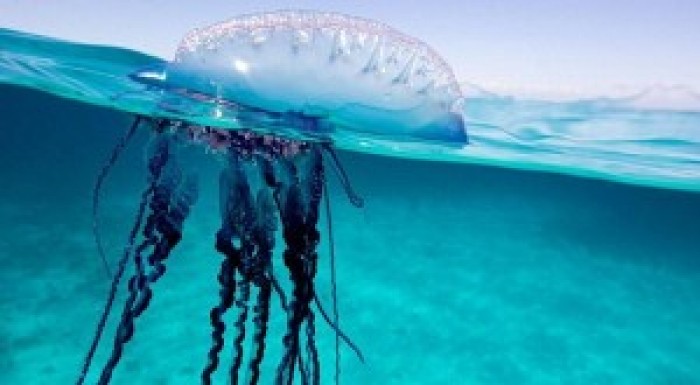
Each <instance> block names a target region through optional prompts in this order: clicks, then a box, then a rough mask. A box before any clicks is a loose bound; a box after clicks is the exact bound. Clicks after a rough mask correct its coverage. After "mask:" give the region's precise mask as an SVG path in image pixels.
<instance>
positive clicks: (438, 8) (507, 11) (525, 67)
mask: <svg viewBox="0 0 700 385" xmlns="http://www.w3.org/2000/svg"><path fill="white" fill-rule="evenodd" d="M278 9H316V10H324V11H335V12H341V13H346V14H350V15H357V16H362V17H366V18H370V19H376V20H379V21H382V22H384V23H386V24H389V25H391V26H393V27H395V28H396V29H398V30H400V31H402V32H404V33H407V34H409V35H412V36H415V37H418V38H420V39H421V40H423V41H425V42H427V43H429V44H430V45H431V46H433V47H434V48H435V49H436V50H437V51H438V52H439V53H440V54H441V55H442V56H443V57H444V58H445V59H446V60H447V62H448V63H450V64H451V65H452V67H453V69H454V72H455V74H456V76H457V78H458V80H460V82H464V83H470V84H476V85H478V86H481V87H483V88H485V89H487V90H490V91H494V92H499V93H513V94H517V93H533V94H538V93H544V94H546V93H550V94H561V95H568V94H571V95H580V94H582V95H588V94H594V95H595V94H611V93H613V94H614V93H620V92H622V93H624V92H626V91H627V90H640V89H643V88H645V87H649V86H656V87H666V88H667V89H676V90H677V89H679V88H681V89H685V88H689V89H693V90H695V91H696V92H697V91H700V0H614V1H611V0H585V1H575V0H558V1H557V0H508V1H505V0H421V1H416V0H389V1H382V0H354V1H339V0H337V1H330V0H326V1H321V0H296V1H280V0H278V1H272V0H255V1H242V0H198V1H194V0H191V1H173V0H99V1H97V0H0V28H11V29H17V30H22V31H26V32H33V33H38V34H42V35H49V36H53V37H58V38H62V39H67V40H72V41H80V42H91V43H99V44H108V45H116V46H122V47H128V48H132V49H136V50H139V51H142V52H146V53H150V54H154V55H156V56H160V57H163V58H165V59H170V58H172V56H173V53H174V51H175V47H176V46H177V44H178V42H179V40H180V38H181V37H182V36H183V35H184V34H185V33H186V32H187V31H189V30H190V29H192V28H195V27H200V26H206V25H210V24H213V23H215V22H217V21H222V20H225V19H228V18H231V17H234V16H236V15H239V14H242V13H252V12H260V11H270V10H278ZM0 49H2V47H0Z"/></svg>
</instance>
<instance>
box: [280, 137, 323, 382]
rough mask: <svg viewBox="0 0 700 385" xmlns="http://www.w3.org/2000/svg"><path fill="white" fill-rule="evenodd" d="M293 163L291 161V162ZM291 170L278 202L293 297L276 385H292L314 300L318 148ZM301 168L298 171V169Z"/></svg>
mask: <svg viewBox="0 0 700 385" xmlns="http://www.w3.org/2000/svg"><path fill="white" fill-rule="evenodd" d="M290 163H291V162H290ZM286 166H287V169H288V170H289V172H290V175H288V179H289V180H288V182H287V183H288V184H287V186H283V187H282V188H281V189H280V190H279V191H281V194H280V197H279V200H278V205H279V206H280V216H281V218H282V223H283V230H284V231H283V236H284V240H285V243H286V246H287V249H286V250H285V251H284V262H285V265H286V266H287V268H288V269H289V272H290V276H291V281H292V285H293V290H292V300H291V303H290V306H289V308H290V311H289V315H288V320H287V333H286V334H285V336H284V338H283V342H284V346H285V353H284V356H283V358H282V361H281V363H280V365H279V367H278V369H277V376H276V380H275V381H276V384H277V385H290V384H291V383H292V380H293V377H294V366H295V364H296V361H297V360H298V359H299V355H300V349H299V346H300V344H299V332H300V329H301V325H302V323H303V322H304V320H305V319H306V318H307V317H308V314H309V312H310V303H311V300H312V299H313V278H314V275H315V272H316V260H317V254H316V251H315V249H316V245H317V244H318V241H319V233H318V230H317V229H316V223H317V222H318V207H319V203H320V199H321V196H322V193H323V187H322V183H321V181H322V178H323V164H322V162H321V154H320V150H319V149H318V148H316V147H314V148H312V149H311V150H310V151H308V152H307V153H304V154H303V155H300V157H299V159H298V164H289V163H288V164H286ZM299 169H301V170H302V172H301V173H299V172H298V171H297V170H299Z"/></svg>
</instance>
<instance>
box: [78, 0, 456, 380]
mask: <svg viewBox="0 0 700 385" xmlns="http://www.w3.org/2000/svg"><path fill="white" fill-rule="evenodd" d="M280 63H284V64H280ZM131 79H132V80H133V81H134V82H136V83H137V84H139V85H140V86H141V87H142V88H143V90H142V91H141V92H143V93H144V94H146V95H154V96H155V97H157V98H158V100H159V105H158V109H157V112H154V113H153V114H151V115H149V116H144V115H139V116H137V117H136V119H135V121H134V123H133V125H132V126H131V127H130V128H129V130H128V131H127V134H126V135H125V137H124V138H123V140H122V141H120V142H119V143H118V145H117V146H116V148H115V150H114V151H113V153H112V156H111V157H110V158H109V161H108V163H107V165H106V166H105V167H104V168H103V170H102V172H101V173H100V174H99V176H98V180H97V183H96V186H95V190H94V200H93V215H95V220H94V222H93V230H94V231H95V236H96V241H97V244H98V251H99V253H100V255H101V256H102V257H103V259H104V252H103V250H104V249H103V247H102V245H101V241H100V238H99V231H98V229H99V228H98V226H97V221H96V213H97V208H98V203H99V200H98V198H99V190H100V187H101V186H102V184H103V181H104V179H105V177H106V176H107V174H108V171H109V170H110V168H111V167H112V165H113V164H114V163H115V161H116V160H117V158H118V155H119V153H120V152H121V151H122V150H123V148H124V147H125V146H126V145H127V142H128V140H129V139H130V138H131V137H132V136H133V135H134V132H135V130H136V129H138V128H139V127H149V128H150V131H151V132H152V139H151V142H150V147H149V150H148V159H147V171H148V180H147V186H146V188H145V190H144V192H143V194H142V197H141V203H140V205H139V209H138V211H137V214H136V219H135V221H134V222H135V223H134V226H133V228H132V230H131V233H130V234H129V238H128V241H127V246H126V248H125V250H124V253H123V255H122V258H121V259H120V260H119V263H118V267H117V270H116V271H115V273H114V276H113V282H112V286H111V290H110V293H109V297H108V300H107V304H106V305H105V308H104V311H103V313H102V316H101V318H100V321H99V322H98V326H97V330H96V332H95V336H94V339H93V342H92V344H91V345H90V348H89V350H88V353H87V356H86V358H85V361H84V365H83V368H82V371H81V373H80V376H79V379H78V381H77V383H78V384H83V383H84V382H85V380H86V378H87V374H88V372H89V368H90V364H91V362H92V360H93V357H94V354H95V352H96V350H97V347H98V343H99V341H100V339H101V337H102V333H103V330H104V328H105V325H106V323H107V319H108V317H109V314H110V312H111V309H112V305H113V303H114V300H115V296H116V295H115V293H116V291H117V289H118V286H119V283H120V280H121V278H122V276H123V275H124V274H125V273H126V270H127V267H128V265H129V262H130V261H131V265H132V266H133V271H132V273H131V275H130V277H129V279H128V281H127V285H126V286H127V290H128V295H127V297H126V300H125V302H124V304H123V308H122V312H121V317H120V319H119V323H118V326H117V330H116V333H115V336H114V340H113V345H112V351H111V354H110V355H109V358H108V359H107V361H106V362H105V363H104V365H103V367H102V371H101V374H100V375H99V379H98V384H100V385H106V384H108V383H109V382H110V379H111V378H112V374H113V372H114V369H115V368H116V367H117V364H118V363H119V361H120V358H121V357H122V354H123V352H124V348H125V345H126V344H127V343H128V342H129V341H130V340H131V339H132V337H133V336H134V334H135V329H136V321H137V319H138V318H139V316H140V315H142V314H143V312H144V311H145V310H146V309H147V308H148V306H149V304H150V302H151V300H152V298H153V288H154V287H155V284H156V283H157V281H158V280H159V278H161V277H162V276H163V274H164V273H165V272H166V260H167V259H168V256H169V255H170V254H171V252H172V251H173V249H174V248H175V247H176V245H177V244H178V242H179V241H180V239H181V238H182V235H183V234H182V231H183V223H184V221H185V220H186V219H187V217H188V215H189V213H190V209H191V207H192V205H193V204H194V203H195V201H196V200H197V196H198V189H197V181H196V178H195V177H194V176H193V175H191V174H188V173H186V172H185V171H184V170H183V167H182V163H183V162H182V161H181V159H179V155H178V154H179V149H180V148H181V147H185V146H191V145H193V144H199V145H202V146H204V147H205V148H206V149H207V151H208V152H209V153H211V154H213V155H214V156H216V157H218V158H219V159H221V160H222V161H223V163H224V167H223V169H222V171H221V173H220V176H219V208H220V216H221V224H220V228H219V230H218V231H217V232H216V236H215V247H214V248H215V249H216V250H217V251H218V253H219V255H220V258H221V262H220V267H219V272H218V277H217V278H218V282H219V298H218V301H217V303H216V304H215V305H214V306H213V307H212V308H211V310H210V313H209V315H210V321H211V329H212V331H211V345H210V348H209V351H208V354H207V357H206V359H205V365H204V369H203V371H202V373H201V376H200V377H201V383H202V384H211V383H212V381H213V379H212V377H213V374H214V372H215V371H216V370H217V369H218V367H219V366H220V356H221V353H222V351H223V348H224V344H225V341H230V342H231V343H232V345H233V350H234V354H233V359H232V362H231V364H230V368H229V370H228V377H229V382H230V383H231V384H239V383H246V384H251V385H253V384H257V383H259V381H260V378H261V372H260V371H261V369H260V368H261V363H262V361H263V359H264V357H265V349H266V346H268V345H269V344H270V341H269V339H268V338H267V337H268V336H267V332H268V321H269V319H270V316H271V297H272V295H273V293H276V295H278V296H279V297H280V303H281V304H282V307H283V309H284V311H285V313H286V331H285V332H284V335H283V336H281V344H282V355H281V357H277V360H278V365H277V371H276V373H274V375H272V374H271V376H273V377H274V379H275V380H274V382H275V384H276V385H291V384H293V383H294V382H295V381H298V382H299V383H301V384H304V385H318V384H320V382H321V381H320V379H321V368H320V366H321V364H320V362H321V360H320V357H319V352H318V350H317V347H316V340H315V336H316V314H317V313H316V311H318V313H319V314H320V315H321V316H322V318H323V319H324V320H325V321H326V322H327V323H328V324H329V325H330V327H331V328H332V329H333V330H334V332H335V335H336V354H335V363H336V371H335V381H336V383H337V382H339V377H340V369H339V360H340V358H339V357H340V350H339V343H340V341H343V342H345V343H346V344H347V345H348V346H349V347H350V348H351V349H352V350H353V351H354V352H355V353H356V354H357V355H358V357H359V358H360V360H363V358H362V355H361V353H360V351H359V349H358V348H357V347H356V346H355V344H354V343H353V342H352V341H351V340H350V339H349V338H348V337H347V336H346V335H345V334H344V333H343V331H342V330H341V329H340V325H339V319H338V312H337V306H336V304H335V300H336V294H335V293H336V292H335V272H334V271H332V277H333V280H332V285H333V292H332V296H333V301H334V305H333V312H332V315H329V314H328V313H327V312H326V311H325V310H324V308H323V307H322V306H321V303H320V301H319V299H318V296H317V293H316V288H315V285H314V278H315V276H316V274H317V266H318V259H319V253H318V250H317V247H318V245H319V242H320V240H321V233H320V231H319V228H318V224H319V217H320V213H321V206H322V200H324V198H325V202H326V205H325V206H326V214H327V216H328V218H327V223H328V233H329V234H328V238H329V239H330V241H329V243H330V253H329V254H330V255H329V257H330V259H331V266H334V262H333V258H334V250H333V245H332V234H331V232H332V229H331V221H330V202H329V200H328V192H327V191H325V190H326V185H327V183H326V167H325V166H326V165H331V166H332V167H331V168H332V169H333V170H334V171H335V172H336V174H337V176H338V178H339V180H340V182H341V184H342V186H343V187H344V189H345V191H346V192H347V194H348V197H349V198H350V200H351V202H352V203H353V204H355V205H356V206H362V199H361V198H360V197H359V196H357V194H355V193H354V191H353V190H352V188H351V186H350V183H349V181H348V178H347V175H346V174H345V172H344V171H343V168H342V166H341V165H340V162H339V160H338V158H337V156H336V154H335V152H334V149H333V148H334V146H335V145H336V144H337V143H342V140H360V139H361V140H365V141H367V142H368V143H375V144H381V143H384V142H383V141H388V140H390V141H391V142H392V143H402V142H406V143H411V142H419V143H422V144H426V143H428V144H434V145H447V146H453V147H455V146H463V145H465V144H466V143H467V136H466V132H465V129H464V124H463V119H462V116H461V113H460V107H461V94H460V91H459V87H458V86H457V83H456V81H455V79H454V75H453V74H452V71H451V69H450V68H449V66H447V64H446V63H445V62H444V61H443V60H442V59H441V58H440V57H439V56H438V55H437V54H436V53H435V52H434V51H433V50H432V49H431V48H430V47H429V46H428V45H426V44H424V43H422V42H420V41H419V40H416V39H414V38H411V37H409V36H406V35H403V34H401V33H399V32H397V31H395V30H393V29H391V28H390V27H388V26H386V25H384V24H381V23H378V22H374V21H370V20H365V19H360V18H355V17H349V16H344V15H339V14H332V13H317V12H310V11H283V12H274V13H264V14H256V15H246V16H242V17H238V18H235V19H232V20H229V21H226V22H223V23H220V24H216V25H213V26H210V27H207V28H203V29H199V30H194V31H192V32H191V33H189V34H188V35H187V36H186V37H185V38H184V39H183V41H182V43H181V44H180V47H179V49H178V51H177V54H176V57H175V59H174V60H173V61H172V62H169V63H164V64H158V65H154V66H151V67H149V68H146V69H142V70H139V71H137V72H135V73H134V74H133V75H132V76H131ZM121 97H127V95H122V96H121ZM280 231H281V235H282V239H283V241H284V245H283V247H282V248H283V251H282V255H281V260H282V262H283V263H284V266H285V267H286V268H287V271H288V275H289V282H290V285H289V286H290V287H291V290H290V291H289V292H286V293H285V290H284V288H283V286H284V285H281V284H280V283H279V282H278V281H277V278H276V277H275V276H274V275H273V269H272V264H273V262H274V261H273V260H274V258H273V257H274V254H275V253H274V252H275V238H276V237H275V235H276V234H277V233H279V232H280ZM104 261H105V266H106V267H108V264H107V262H106V259H104ZM108 270H109V269H108ZM314 305H315V306H314ZM228 312H233V313H234V315H233V325H232V326H233V328H232V329H233V338H226V331H227V328H226V322H225V315H226V313H228ZM251 326H252V329H253V330H249V331H248V333H246V327H251ZM247 340H250V342H251V345H250V347H249V349H248V351H246V350H245V349H244V346H246V345H245V342H246V341H247ZM244 358H247V360H248V362H247V365H244Z"/></svg>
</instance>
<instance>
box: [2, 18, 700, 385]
mask: <svg viewBox="0 0 700 385" xmlns="http://www.w3.org/2000/svg"><path fill="white" fill-rule="evenodd" d="M157 60H159V59H156V58H152V57H148V56H145V55H142V54H139V53H136V52H132V51H126V50H122V49H116V48H105V47H86V46H78V45H74V44H70V43H63V42H57V41H53V40H49V39H45V38H38V37H32V36H28V35H24V34H21V33H17V32H13V31H7V30H4V31H0V83H3V84H2V85H0V113H1V115H2V117H3V120H2V123H1V126H2V133H3V140H2V141H1V142H0V179H1V180H2V183H0V229H2V234H3V236H2V237H0V264H1V265H0V266H2V268H1V269H0V282H2V286H1V287H0V289H1V290H0V314H2V321H1V322H0V383H1V384H46V383H50V384H62V383H72V382H74V381H75V378H76V377H77V373H78V371H79V368H80V365H81V363H82V359H83V357H84V352H85V350H86V349H87V347H88V345H89V342H90V339H91V337H92V333H93V327H94V324H95V323H96V321H97V319H98V315H99V311H100V309H101V307H102V303H103V301H104V298H105V296H106V293H107V290H108V287H109V280H108V278H107V277H106V276H105V274H104V272H103V270H102V266H101V262H100V261H99V260H98V259H97V256H96V252H95V247H94V244H93V240H92V235H91V228H90V224H91V218H90V205H91V201H90V199H91V198H90V193H91V188H92V184H93V183H94V178H95V175H96V174H97V172H98V170H99V167H100V166H101V164H102V162H103V161H104V159H105V157H106V155H107V154H108V152H109V150H110V149H111V147H112V146H113V145H114V143H115V142H116V141H117V139H118V137H119V135H121V134H122V133H123V132H124V130H125V128H126V127H127V126H128V124H129V123H130V114H128V113H127V112H141V113H143V112H149V113H153V114H161V113H164V112H163V111H159V110H158V106H157V104H156V103H154V101H153V100H152V99H149V98H151V97H152V95H149V94H147V93H135V94H131V96H130V97H128V98H118V99H114V96H115V95H118V94H120V93H123V91H124V90H132V89H133V90H136V85H133V84H130V83H129V82H128V80H127V79H126V77H125V76H124V75H126V74H128V73H129V72H130V70H131V69H132V68H135V67H139V66H142V65H147V64H149V63H152V62H153V61H157ZM56 95H57V96H61V98H58V97H56ZM642 101H643V99H642V98H641V97H640V98H632V99H629V98H628V99H596V100H579V101H574V102H553V101H537V100H523V99H516V98H507V97H502V96H497V95H491V94H488V93H486V92H482V91H478V90H476V89H472V90H471V92H470V93H468V99H467V102H466V103H465V108H466V111H465V114H466V118H467V122H468V123H469V128H470V133H471V139H472V145H470V146H469V147H467V148H465V149H462V150H458V151H457V150H444V149H439V148H435V147H430V146H429V145H415V144H414V145H408V144H406V143H391V142H387V141H385V140H380V139H377V138H361V139H362V140H358V138H350V137H347V138H344V137H342V135H338V137H337V138H335V139H336V143H337V144H338V146H339V147H340V148H343V149H345V150H347V151H343V152H341V153H340V156H341V157H342V160H343V163H344V164H345V166H346V168H347V171H348V173H349V174H350V175H351V176H352V179H353V183H354V185H355V188H356V189H357V190H358V191H360V192H361V193H362V194H363V196H364V197H365V200H366V202H367V204H366V207H365V208H364V209H362V210H358V209H355V208H353V207H352V206H351V205H350V204H349V203H347V200H346V199H345V197H344V195H343V193H342V191H341V190H340V189H339V187H338V186H337V185H334V184H333V185H331V192H330V194H331V198H332V201H333V207H334V212H333V214H334V215H333V216H334V220H335V222H334V230H335V241H336V250H337V253H338V261H337V265H338V280H339V288H338V290H339V298H340V303H339V306H340V310H341V315H342V319H341V322H342V325H343V328H344V329H345V331H346V332H347V333H348V334H350V335H351V336H352V337H353V338H354V340H355V341H356V342H357V344H358V345H360V346H361V348H362V349H363V352H364V354H365V357H366V360H367V363H366V364H365V365H363V364H361V363H359V362H358V361H357V360H356V359H355V358H354V357H353V356H352V354H351V352H350V351H349V350H343V353H342V363H343V366H342V368H343V377H342V382H343V383H345V384H455V383H459V384H563V383H564V384H683V385H684V384H700V365H698V362H700V337H698V336H700V295H698V294H700V279H699V278H700V242H698V239H700V225H698V218H700V194H698V191H700V115H699V113H698V112H694V111H693V110H692V109H682V110H679V109H675V110H673V109H662V108H650V107H646V106H645V105H644V103H641V102H642ZM124 111H127V112H124ZM190 119H192V120H196V121H198V120H199V118H198V117H197V116H191V117H190ZM147 139H148V138H147V133H146V132H140V133H139V134H138V136H137V138H136V142H137V143H134V144H132V145H131V146H129V148H128V150H127V152H126V153H125V154H124V158H123V159H122V160H120V162H119V164H118V166H117V167H116V169H115V170H114V174H113V175H112V177H111V179H110V180H109V182H108V184H107V186H106V190H105V193H104V195H103V196H104V201H103V204H102V208H103V209H102V217H101V218H102V221H101V222H102V223H103V227H104V237H105V243H106V246H107V250H108V252H109V257H110V260H111V261H112V263H115V261H116V259H117V258H118V255H119V253H120V250H121V248H122V246H123V242H124V240H125V237H126V234H127V232H128V228H129V227H130V226H131V220H132V218H133V214H132V213H133V212H134V211H135V209H136V206H137V204H138V196H139V194H140V192H141V190H142V189H143V187H144V185H145V182H144V180H145V172H144V170H143V168H144V167H143V160H144V154H143V147H144V144H145V142H146V141H147ZM387 155H389V156H387ZM426 160H439V161H426ZM194 166H196V167H197V168H198V169H199V171H200V173H201V175H200V180H201V181H202V184H203V186H202V187H203V191H202V193H201V197H202V199H201V200H200V202H199V203H198V205H197V206H196V207H195V209H194V212H193V217H192V218H191V220H190V221H189V222H188V223H187V225H186V228H185V234H184V239H183V242H182V244H181V245H179V246H178V248H177V249H176V250H175V252H174V254H173V255H172V256H171V257H170V259H169V260H168V273H167V274H166V275H165V277H164V278H163V279H162V280H161V281H159V282H158V283H157V285H156V286H155V288H154V291H155V297H154V302H153V303H152V306H151V308H150V309H149V311H148V312H147V313H146V314H145V315H144V316H143V317H142V318H140V319H139V320H138V321H137V322H138V323H137V331H136V337H135V339H134V341H132V343H130V344H129V345H128V346H127V348H126V352H125V356H124V359H123V361H122V363H121V365H120V366H119V368H118V369H117V371H116V372H115V376H114V378H113V383H114V384H193V383H198V378H199V373H200V371H201V369H202V367H203V366H204V361H205V360H204V358H205V356H206V351H207V349H208V347H209V334H208V333H209V331H210V327H209V320H208V312H209V309H210V307H211V306H212V305H213V304H214V303H215V302H216V300H217V297H216V296H217V294H216V290H217V287H216V281H215V276H216V270H217V268H218V263H219V261H220V257H219V255H218V254H217V253H216V252H215V251H214V250H213V234H214V233H215V231H216V229H217V226H218V223H217V215H213V214H212V213H218V208H217V202H216V199H214V197H216V191H217V187H216V186H215V180H216V175H217V174H216V172H217V170H216V168H215V167H212V162H211V160H210V159H207V158H206V157H204V156H203V157H202V158H201V159H200V160H198V161H197V163H195V164H194ZM620 182H624V183H620ZM326 243H327V242H326V239H325V238H324V239H322V244H321V256H320V257H321V266H320V273H319V276H318V288H319V291H320V294H321V298H322V300H324V302H326V303H328V302H329V273H328V265H327V262H328V261H327V253H326V249H325V246H326ZM277 265H278V266H277V269H278V275H280V276H286V274H285V272H284V271H283V268H282V264H281V263H279V262H278V263H277ZM119 299H123V294H122V295H121V296H120V297H119ZM276 305H277V303H274V304H273V308H275V306H276ZM276 309H279V307H278V306H277V307H276ZM113 321H114V320H112V322H113ZM114 326H115V325H114V324H113V323H112V324H110V326H109V327H108V331H110V332H108V334H107V335H106V339H105V340H104V341H105V343H103V345H102V346H101V349H100V350H99V352H98V355H97V359H96V365H95V367H96V368H98V369H99V365H100V364H101V363H102V362H103V361H104V359H105V357H106V355H107V354H108V349H109V345H110V344H109V342H108V341H109V340H110V339H111V337H112V335H111V331H112V330H114ZM283 327H284V320H283V317H282V316H281V311H278V312H277V314H276V315H275V317H274V319H273V320H272V330H271V331H270V334H269V336H271V338H270V340H269V343H268V347H269V349H270V351H269V352H268V354H267V357H268V359H267V360H266V361H265V362H264V374H263V375H264V377H263V382H262V383H270V379H271V378H272V375H273V373H274V370H275V368H276V361H275V360H274V359H272V357H275V356H277V355H279V352H280V349H281V341H276V339H275V338H276V336H280V335H281V334H282V330H283ZM319 329H320V335H319V349H320V351H321V358H322V362H323V366H322V368H323V378H322V379H323V381H322V383H331V382H332V379H333V371H332V369H331V367H332V362H333V346H332V343H333V333H332V332H331V331H330V330H329V329H328V328H326V327H325V326H323V325H319ZM224 351H229V350H227V349H225V350H224ZM229 354H230V351H229ZM224 357H225V359H230V355H225V356H224ZM224 371H225V370H224ZM220 374H221V373H220ZM94 376H95V373H91V376H90V377H89V380H88V383H94V381H95V377H94ZM217 380H219V381H220V383H224V378H223V376H220V377H217Z"/></svg>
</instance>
